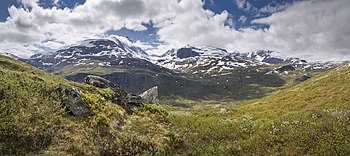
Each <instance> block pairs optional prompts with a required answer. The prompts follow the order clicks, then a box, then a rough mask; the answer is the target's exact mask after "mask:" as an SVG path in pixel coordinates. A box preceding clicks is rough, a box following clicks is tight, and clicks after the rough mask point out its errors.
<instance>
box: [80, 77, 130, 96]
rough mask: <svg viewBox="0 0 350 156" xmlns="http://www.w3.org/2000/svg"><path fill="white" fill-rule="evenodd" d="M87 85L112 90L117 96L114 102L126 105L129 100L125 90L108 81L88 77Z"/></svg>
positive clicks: (86, 78)
mask: <svg viewBox="0 0 350 156" xmlns="http://www.w3.org/2000/svg"><path fill="white" fill-rule="evenodd" d="M85 83H87V84H89V85H92V86H95V87H98V88H110V89H112V90H113V92H114V94H115V98H114V99H113V101H112V102H115V103H125V100H127V92H126V91H125V90H123V89H122V88H121V87H120V86H119V85H117V84H114V83H112V82H110V81H108V80H107V79H104V78H102V77H98V76H93V75H88V76H86V77H85Z"/></svg>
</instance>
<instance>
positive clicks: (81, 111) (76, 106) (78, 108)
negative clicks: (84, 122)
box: [55, 84, 90, 116]
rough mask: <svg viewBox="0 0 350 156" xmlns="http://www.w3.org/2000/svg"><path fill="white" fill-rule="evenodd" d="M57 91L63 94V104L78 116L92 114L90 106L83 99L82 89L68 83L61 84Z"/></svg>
mask: <svg viewBox="0 0 350 156" xmlns="http://www.w3.org/2000/svg"><path fill="white" fill-rule="evenodd" d="M55 91H56V92H57V93H58V94H59V95H60V96H61V99H62V104H63V105H64V106H66V108H67V109H68V110H69V111H70V112H72V113H73V115H76V116H87V115H89V114H90V110H89V108H88V107H87V106H86V104H85V103H84V102H83V101H82V100H81V97H80V94H81V91H80V90H79V89H78V88H75V87H73V86H70V85H67V84H60V85H59V86H57V87H56V88H55Z"/></svg>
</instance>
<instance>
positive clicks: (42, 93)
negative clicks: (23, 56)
mask: <svg viewBox="0 0 350 156" xmlns="http://www.w3.org/2000/svg"><path fill="white" fill-rule="evenodd" d="M61 83H63V84H67V85H71V86H75V87H77V88H79V89H81V90H82V92H83V93H82V99H83V101H84V102H85V103H87V104H88V107H89V109H90V110H91V115H89V116H86V117H78V116H74V115H72V114H70V113H69V112H68V111H67V109H66V108H65V107H63V106H62V105H61V100H62V99H61V97H60V96H59V95H58V94H57V93H56V92H55V87H57V86H58V85H59V84H61ZM167 116H168V115H167V112H166V111H164V110H163V109H161V108H159V107H158V106H155V105H145V106H144V107H143V108H139V109H137V110H134V112H133V113H132V115H128V114H127V113H126V112H125V110H124V109H123V108H122V107H120V106H119V105H117V104H114V103H112V102H111V100H110V90H109V89H99V88H95V87H93V86H89V85H86V84H80V83H75V82H70V81H67V80H64V79H63V78H60V77H57V76H54V75H52V74H49V73H46V72H44V71H41V70H39V69H36V68H33V67H31V66H28V65H26V64H24V63H22V62H19V61H15V60H12V59H10V58H7V57H3V56H0V155H24V154H26V155H136V154H148V155H156V154H158V155H166V154H171V153H172V152H173V150H174V149H173V148H174V147H176V145H177V144H178V143H179V140H178V139H177V135H176V134H174V133H172V132H171V131H170V130H169V126H168V125H169V121H168V118H167Z"/></svg>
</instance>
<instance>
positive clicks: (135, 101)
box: [124, 94, 143, 113]
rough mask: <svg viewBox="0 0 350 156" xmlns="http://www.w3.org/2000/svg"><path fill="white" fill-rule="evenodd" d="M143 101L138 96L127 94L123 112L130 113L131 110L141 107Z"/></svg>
mask: <svg viewBox="0 0 350 156" xmlns="http://www.w3.org/2000/svg"><path fill="white" fill-rule="evenodd" d="M142 102H143V99H142V98H141V97H140V96H137V95H132V94H128V95H127V102H126V103H125V105H124V108H125V110H126V111H127V112H128V113H131V110H132V109H133V108H138V107H143V103H142Z"/></svg>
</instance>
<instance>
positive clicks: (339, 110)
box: [169, 66, 350, 155]
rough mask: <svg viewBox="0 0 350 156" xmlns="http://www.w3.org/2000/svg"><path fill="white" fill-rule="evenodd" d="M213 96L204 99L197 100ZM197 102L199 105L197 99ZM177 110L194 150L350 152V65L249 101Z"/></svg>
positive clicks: (187, 141) (174, 111)
mask: <svg viewBox="0 0 350 156" xmlns="http://www.w3.org/2000/svg"><path fill="white" fill-rule="evenodd" d="M201 104H202V105H206V104H208V103H207V102H198V103H197V105H201ZM192 105H195V104H193V103H192ZM169 110H171V111H172V114H173V117H172V122H173V123H174V124H173V125H175V126H174V127H173V128H174V129H175V130H176V131H177V132H179V133H181V134H184V136H185V137H184V140H185V144H186V145H187V146H188V147H189V148H188V149H186V150H183V151H182V152H183V153H186V154H193V155H213V154H215V155H348V154H349V153H350V67H349V66H343V67H340V68H337V69H333V70H330V71H327V72H325V73H322V74H319V75H317V76H315V77H313V78H311V79H309V80H307V81H305V82H303V83H300V84H299V85H296V86H294V87H292V88H289V89H284V90H281V91H277V92H275V93H273V94H272V95H269V96H267V97H264V98H262V99H258V100H254V101H250V102H246V103H244V104H237V103H231V104H226V105H224V104H220V103H218V108H215V109H202V110H191V109H187V108H186V109H179V108H176V109H175V108H171V107H170V108H169Z"/></svg>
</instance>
